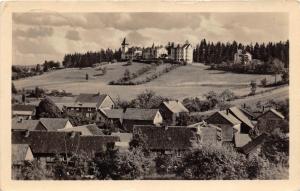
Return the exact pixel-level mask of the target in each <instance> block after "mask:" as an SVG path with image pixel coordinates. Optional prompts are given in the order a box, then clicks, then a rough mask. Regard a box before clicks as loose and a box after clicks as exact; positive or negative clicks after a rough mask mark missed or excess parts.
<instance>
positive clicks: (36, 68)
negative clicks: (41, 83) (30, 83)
mask: <svg viewBox="0 0 300 191" xmlns="http://www.w3.org/2000/svg"><path fill="white" fill-rule="evenodd" d="M35 71H36V72H41V65H40V64H37V65H36V67H35Z"/></svg>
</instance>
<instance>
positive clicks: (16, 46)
mask: <svg viewBox="0 0 300 191" xmlns="http://www.w3.org/2000/svg"><path fill="white" fill-rule="evenodd" d="M288 24H289V23H288V14H287V13H151V12H148V13H14V14H13V26H12V29H13V34H12V37H13V64H14V65H35V64H41V63H43V62H44V60H54V61H62V60H63V57H64V55H65V54H67V53H74V52H82V53H83V52H87V51H99V50H101V48H104V49H106V48H111V49H118V48H119V47H120V44H121V42H122V40H123V38H124V37H126V39H127V40H128V42H129V44H130V46H144V47H147V46H151V45H152V43H155V44H157V45H166V44H167V43H168V42H175V43H184V42H185V41H186V40H188V41H189V42H191V44H192V45H194V46H195V45H196V44H197V43H199V42H200V41H201V39H203V38H205V39H206V40H207V41H210V42H217V41H221V42H224V43H226V42H232V41H233V40H235V41H237V42H241V43H251V42H252V43H255V42H279V41H285V40H288V28H289V27H288Z"/></svg>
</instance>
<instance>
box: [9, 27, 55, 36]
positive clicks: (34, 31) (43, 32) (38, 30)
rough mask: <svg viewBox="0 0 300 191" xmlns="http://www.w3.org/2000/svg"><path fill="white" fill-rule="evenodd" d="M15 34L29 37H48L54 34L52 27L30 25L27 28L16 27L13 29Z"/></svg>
mask: <svg viewBox="0 0 300 191" xmlns="http://www.w3.org/2000/svg"><path fill="white" fill-rule="evenodd" d="M13 35H14V36H21V37H27V38H37V37H46V36H52V35H53V28H52V27H41V26H38V27H30V28H28V29H27V30H23V29H16V30H14V31H13Z"/></svg>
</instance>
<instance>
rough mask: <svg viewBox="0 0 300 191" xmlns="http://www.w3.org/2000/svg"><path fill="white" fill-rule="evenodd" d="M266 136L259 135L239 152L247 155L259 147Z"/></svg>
mask: <svg viewBox="0 0 300 191" xmlns="http://www.w3.org/2000/svg"><path fill="white" fill-rule="evenodd" d="M266 137H267V135H266V134H264V133H263V134H261V135H259V136H258V137H256V138H255V139H253V140H252V141H250V142H249V143H247V144H246V145H244V146H243V147H241V149H240V151H241V152H242V153H244V154H249V153H250V152H251V151H253V150H254V149H256V148H257V147H258V146H260V145H261V144H262V143H263V142H264V140H265V139H266Z"/></svg>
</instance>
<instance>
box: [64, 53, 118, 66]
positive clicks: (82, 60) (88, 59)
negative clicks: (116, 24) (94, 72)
mask: <svg viewBox="0 0 300 191" xmlns="http://www.w3.org/2000/svg"><path fill="white" fill-rule="evenodd" d="M121 54H122V52H121V49H119V50H114V51H113V50H112V49H109V48H108V49H106V50H104V49H101V50H100V51H98V52H90V51H89V52H86V53H73V54H66V55H65V56H64V59H63V61H62V64H63V65H64V66H65V67H76V68H84V67H92V66H93V64H96V63H101V62H113V61H115V60H120V59H121Z"/></svg>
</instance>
